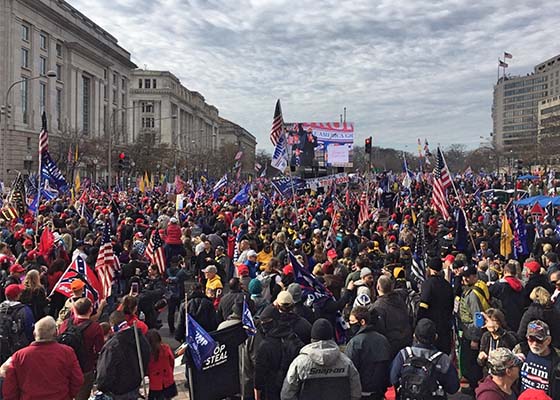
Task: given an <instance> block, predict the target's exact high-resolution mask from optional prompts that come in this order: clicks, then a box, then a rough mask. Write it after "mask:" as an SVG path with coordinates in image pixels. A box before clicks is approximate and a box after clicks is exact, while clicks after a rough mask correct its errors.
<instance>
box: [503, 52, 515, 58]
mask: <svg viewBox="0 0 560 400" xmlns="http://www.w3.org/2000/svg"><path fill="white" fill-rule="evenodd" d="M504 58H513V56H512V55H511V53H508V52H507V51H504Z"/></svg>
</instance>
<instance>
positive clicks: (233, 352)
mask: <svg viewBox="0 0 560 400" xmlns="http://www.w3.org/2000/svg"><path fill="white" fill-rule="evenodd" d="M210 336H212V338H213V339H214V341H215V342H216V347H215V349H214V351H213V354H212V355H211V356H210V357H209V358H207V359H206V361H204V362H203V364H202V369H200V370H199V369H197V368H196V367H195V366H194V365H193V363H192V358H190V357H187V367H188V368H189V372H190V375H191V377H192V381H191V382H189V384H190V388H191V396H190V398H191V399H192V400H208V399H223V398H225V397H230V396H234V395H236V394H238V393H239V392H240V387H239V349H238V348H239V345H240V344H242V343H243V342H244V341H245V340H246V339H247V334H246V333H245V329H244V328H243V325H242V324H241V323H239V324H236V325H233V326H231V327H229V328H226V329H220V330H219V331H214V332H211V333H210Z"/></svg>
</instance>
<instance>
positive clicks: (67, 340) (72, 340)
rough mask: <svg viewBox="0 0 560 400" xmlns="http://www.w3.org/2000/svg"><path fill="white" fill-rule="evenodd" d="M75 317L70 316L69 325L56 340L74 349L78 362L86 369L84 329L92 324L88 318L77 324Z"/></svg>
mask: <svg viewBox="0 0 560 400" xmlns="http://www.w3.org/2000/svg"><path fill="white" fill-rule="evenodd" d="M73 319H74V318H68V319H67V321H68V325H66V330H65V331H64V332H63V333H61V334H60V335H58V337H57V338H56V341H57V342H58V343H60V344H65V345H66V346H69V347H71V348H72V350H74V353H76V357H77V358H78V362H79V363H80V368H82V370H83V369H84V361H85V355H86V349H85V347H84V331H85V330H86V329H87V328H88V327H89V326H90V325H91V321H90V320H88V321H86V322H84V323H82V324H80V325H75V324H74V321H73Z"/></svg>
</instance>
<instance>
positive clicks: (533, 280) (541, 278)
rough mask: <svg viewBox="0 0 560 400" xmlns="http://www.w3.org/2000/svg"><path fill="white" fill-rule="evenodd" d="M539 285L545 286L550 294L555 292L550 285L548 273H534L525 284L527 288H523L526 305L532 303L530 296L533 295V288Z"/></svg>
mask: <svg viewBox="0 0 560 400" xmlns="http://www.w3.org/2000/svg"><path fill="white" fill-rule="evenodd" d="M538 286H542V287H543V288H545V289H546V290H548V291H549V293H550V294H552V293H554V289H553V288H552V286H551V285H550V282H549V281H548V278H547V276H546V274H537V275H532V276H531V277H530V278H529V280H528V281H527V283H526V284H525V288H524V289H523V297H524V300H525V307H527V306H528V305H529V304H531V299H530V298H529V296H530V295H531V292H532V291H533V289H534V288H536V287H538Z"/></svg>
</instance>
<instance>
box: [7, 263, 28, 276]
mask: <svg viewBox="0 0 560 400" xmlns="http://www.w3.org/2000/svg"><path fill="white" fill-rule="evenodd" d="M17 272H25V268H23V267H22V266H21V265H19V264H14V265H12V266H11V267H10V274H13V273H17Z"/></svg>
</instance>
